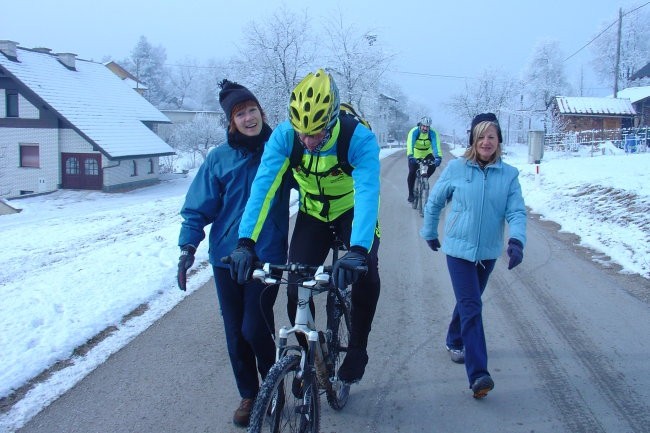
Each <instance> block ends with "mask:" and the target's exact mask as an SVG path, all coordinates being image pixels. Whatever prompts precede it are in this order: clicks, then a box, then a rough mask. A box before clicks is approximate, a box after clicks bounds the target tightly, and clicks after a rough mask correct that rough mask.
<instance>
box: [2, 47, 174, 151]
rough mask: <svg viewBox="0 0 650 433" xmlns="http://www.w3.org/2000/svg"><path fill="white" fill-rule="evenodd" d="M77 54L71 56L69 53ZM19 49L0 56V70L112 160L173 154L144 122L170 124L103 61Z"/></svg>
mask: <svg viewBox="0 0 650 433" xmlns="http://www.w3.org/2000/svg"><path fill="white" fill-rule="evenodd" d="M69 56H74V55H72V54H70V55H68V57H69ZM73 61H74V68H70V67H67V66H65V65H64V64H63V63H62V61H60V60H59V57H58V55H56V54H49V53H44V52H38V51H34V50H29V49H26V48H22V47H17V48H16V57H15V58H14V59H12V58H10V57H7V56H6V55H3V54H2V53H0V69H3V70H5V71H7V72H8V75H9V76H10V77H11V78H13V79H14V80H16V81H17V82H19V83H22V85H24V86H25V87H27V88H29V89H30V90H31V91H33V92H34V94H35V95H36V96H37V97H39V98H41V99H42V100H43V102H45V104H47V106H49V108H51V109H52V110H54V111H55V112H56V113H57V114H58V115H59V116H60V117H61V118H63V119H64V120H66V121H67V122H68V123H70V125H71V126H72V127H73V128H74V129H75V130H76V131H77V132H78V133H79V134H81V135H82V136H83V137H85V138H86V139H87V140H88V141H90V142H91V143H93V144H94V145H96V146H97V147H98V148H99V150H100V151H101V152H102V153H104V154H105V155H106V156H107V157H108V158H110V159H121V158H132V157H138V156H139V157H145V156H160V155H172V154H174V150H173V149H172V148H171V147H170V146H169V145H168V144H167V143H165V142H164V141H163V140H162V139H161V138H160V137H158V136H157V135H156V134H155V133H154V132H153V131H152V130H151V129H149V128H148V127H147V126H146V125H145V124H144V123H143V122H152V123H170V121H169V119H168V118H167V117H166V116H165V115H164V114H163V113H161V112H160V111H159V110H158V109H157V108H156V107H154V106H153V105H151V103H149V101H147V100H146V99H144V98H143V97H142V96H140V95H139V94H138V93H137V92H135V91H134V90H132V89H130V88H129V86H126V85H124V83H123V82H122V80H121V79H120V78H119V77H118V76H117V75H115V74H114V73H113V72H111V71H110V70H109V69H108V68H107V67H106V66H104V65H103V64H101V63H96V62H91V61H87V60H82V59H75V58H74V57H73Z"/></svg>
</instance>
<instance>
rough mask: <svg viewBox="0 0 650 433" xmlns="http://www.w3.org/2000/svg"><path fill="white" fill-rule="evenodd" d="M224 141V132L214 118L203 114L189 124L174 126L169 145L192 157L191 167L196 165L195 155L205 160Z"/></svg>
mask: <svg viewBox="0 0 650 433" xmlns="http://www.w3.org/2000/svg"><path fill="white" fill-rule="evenodd" d="M225 141H226V130H225V128H224V127H223V126H222V125H221V123H220V122H219V121H217V119H215V117H214V116H209V115H206V114H203V113H199V114H197V115H196V116H195V117H194V119H192V120H191V121H189V122H185V123H181V124H179V125H178V126H176V127H175V128H174V130H173V132H172V134H171V136H170V138H169V143H170V145H171V146H172V147H173V148H174V149H176V150H179V151H181V152H184V153H189V154H191V155H192V157H193V164H192V167H191V168H193V167H195V166H196V165H198V164H197V161H196V155H197V154H198V155H200V156H201V161H198V163H200V162H202V161H204V160H205V158H206V156H207V155H208V152H209V151H210V149H211V148H212V147H214V146H217V145H218V144H221V143H223V142H225Z"/></svg>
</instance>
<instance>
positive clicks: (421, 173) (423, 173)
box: [412, 158, 435, 217]
mask: <svg viewBox="0 0 650 433" xmlns="http://www.w3.org/2000/svg"><path fill="white" fill-rule="evenodd" d="M417 162H418V168H417V170H416V172H415V185H414V186H413V203H412V206H413V209H417V211H418V213H419V214H420V216H421V217H423V216H424V206H425V204H426V201H427V199H428V198H429V178H428V177H427V173H428V172H429V166H430V165H434V161H433V159H423V158H421V159H418V160H417ZM434 171H435V170H434ZM432 174H433V173H432Z"/></svg>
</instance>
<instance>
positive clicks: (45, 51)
mask: <svg viewBox="0 0 650 433" xmlns="http://www.w3.org/2000/svg"><path fill="white" fill-rule="evenodd" d="M32 51H36V52H37V53H43V54H50V51H52V49H51V48H45V47H34V48H32Z"/></svg>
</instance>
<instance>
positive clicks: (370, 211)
mask: <svg viewBox="0 0 650 433" xmlns="http://www.w3.org/2000/svg"><path fill="white" fill-rule="evenodd" d="M338 130H339V126H338V123H337V125H336V126H335V127H334V128H333V131H332V138H331V139H330V141H328V142H327V143H326V144H325V146H323V148H322V149H321V150H320V152H316V153H314V154H312V153H310V152H308V151H307V150H305V151H304V153H305V155H303V164H310V163H311V164H312V168H315V167H316V166H317V167H318V169H319V171H326V170H325V169H326V168H327V167H331V166H333V165H335V162H334V161H335V160H336V145H337V143H336V139H337V137H338ZM293 142H294V130H293V128H292V126H291V123H290V122H289V121H286V122H283V123H281V124H280V125H278V126H277V127H276V128H275V130H274V131H273V134H271V138H269V141H268V142H267V144H266V148H265V151H264V155H263V156H262V164H261V165H260V169H259V171H258V174H257V177H256V178H255V182H254V183H253V189H252V191H251V197H250V199H249V201H248V203H247V205H246V210H245V211H244V216H243V217H242V223H241V225H240V227H239V236H240V237H244V238H251V239H253V240H256V239H257V237H258V236H259V231H260V228H261V227H262V224H263V223H264V221H265V220H266V218H267V214H268V201H269V198H270V197H273V195H274V191H275V190H276V188H277V187H278V185H279V184H280V181H279V180H280V179H281V178H282V176H283V175H284V173H285V172H286V171H287V170H289V168H290V156H291V150H292V148H293ZM348 160H349V162H350V164H351V165H352V166H353V167H354V170H353V171H352V177H351V178H350V176H348V175H346V174H345V173H343V172H342V171H340V170H339V171H340V173H339V172H336V173H332V174H331V176H327V179H325V178H320V179H319V177H318V176H315V175H313V174H312V175H305V174H304V173H301V171H300V170H299V171H297V172H296V170H294V173H293V174H294V178H295V179H296V181H297V182H298V184H299V187H300V188H299V189H300V190H299V193H300V210H301V211H302V212H306V213H307V214H309V215H311V216H313V217H315V218H318V219H320V220H322V221H328V220H334V219H336V218H337V217H339V216H340V215H341V214H343V213H344V212H345V211H347V210H349V209H351V208H352V207H354V220H353V222H352V236H351V238H350V245H358V246H361V247H364V248H367V249H368V250H370V247H371V246H372V242H373V238H374V233H375V226H376V225H377V218H378V214H379V186H380V184H379V176H380V164H379V145H378V143H377V138H376V137H375V135H374V134H373V133H372V131H370V130H369V129H367V128H365V127H364V126H359V125H357V127H356V129H355V130H354V134H353V135H352V138H351V140H350V149H349V152H348ZM317 179H318V180H317ZM318 183H320V188H319V185H318ZM319 191H324V194H326V195H328V196H330V197H335V198H334V199H331V200H330V205H329V209H327V211H326V212H323V210H324V209H323V204H322V201H319V200H318V199H317V198H316V196H317V195H318V194H319ZM336 197H338V198H336Z"/></svg>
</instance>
